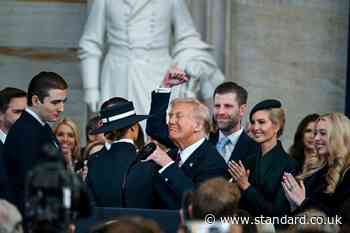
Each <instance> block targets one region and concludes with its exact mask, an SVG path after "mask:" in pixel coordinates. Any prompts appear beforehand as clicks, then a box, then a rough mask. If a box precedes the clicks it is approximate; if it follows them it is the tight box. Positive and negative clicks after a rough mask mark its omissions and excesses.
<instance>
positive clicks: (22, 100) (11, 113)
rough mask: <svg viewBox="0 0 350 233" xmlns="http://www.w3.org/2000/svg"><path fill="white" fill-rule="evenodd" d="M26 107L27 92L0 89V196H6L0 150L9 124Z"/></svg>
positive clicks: (0, 151) (11, 123)
mask: <svg viewBox="0 0 350 233" xmlns="http://www.w3.org/2000/svg"><path fill="white" fill-rule="evenodd" d="M26 107H27V93H26V92H25V91H23V90H20V89H17V88H13V87H6V88H4V89H3V90H1V91H0V198H7V189H8V188H7V185H8V184H7V178H6V174H5V168H4V162H3V157H2V152H3V149H4V144H5V139H6V136H7V134H8V131H9V130H10V128H11V126H12V125H13V124H14V123H15V122H16V120H17V119H18V118H19V117H20V116H21V114H22V112H23V111H24V109H25V108H26Z"/></svg>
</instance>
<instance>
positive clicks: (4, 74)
mask: <svg viewBox="0 0 350 233" xmlns="http://www.w3.org/2000/svg"><path fill="white" fill-rule="evenodd" d="M204 1H205V3H203V2H204ZM188 2H189V6H190V8H191V12H192V13H193V14H194V21H195V23H196V25H198V29H199V31H200V32H201V33H202V35H203V38H205V39H206V40H208V41H209V42H210V43H212V44H213V45H214V46H215V47H216V53H215V57H216V58H217V59H218V63H219V65H220V67H223V70H224V71H225V73H226V79H227V80H233V81H237V82H238V83H240V84H241V85H243V86H245V87H246V88H247V89H248V91H249V94H250V96H249V105H250V108H251V107H252V105H253V104H255V103H256V102H258V101H260V100H262V99H264V98H279V99H281V100H282V101H283V104H284V106H285V108H286V109H287V112H288V113H287V126H286V127H287V128H286V130H285V135H284V137H283V139H284V141H285V143H286V145H287V146H289V145H290V142H291V138H292V135H293V134H294V130H295V128H296V126H297V124H298V122H299V121H300V119H301V118H302V117H303V116H304V115H306V114H308V113H311V112H329V111H341V112H342V111H343V109H344V104H345V103H344V102H345V101H344V99H345V78H346V63H347V33H348V16H349V1H348V0H336V1H334V0H188ZM86 12H87V7H86V3H85V1H83V0H19V1H15V0H1V1H0V28H1V30H0V73H1V75H0V88H3V87H5V86H8V85H10V86H17V87H20V88H23V89H26V87H27V85H28V82H29V80H30V79H31V78H32V76H33V75H34V74H36V73H38V72H39V71H41V70H52V71H55V72H57V73H60V74H62V75H63V76H64V77H65V78H66V79H67V80H68V82H69V84H70V96H69V97H70V98H69V101H68V103H67V108H66V112H65V115H67V116H71V117H73V119H75V120H76V121H78V122H79V124H80V126H81V127H83V126H84V124H85V120H86V106H85V105H84V104H83V100H82V94H83V93H82V90H81V78H80V75H79V67H78V65H79V62H78V60H77V59H76V48H77V42H78V40H79V37H80V35H81V32H82V29H83V25H84V22H85V16H86ZM203 22H205V25H204V26H203Z"/></svg>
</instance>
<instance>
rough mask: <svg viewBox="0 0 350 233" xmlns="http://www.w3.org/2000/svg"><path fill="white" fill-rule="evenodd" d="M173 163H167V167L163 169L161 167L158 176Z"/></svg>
mask: <svg viewBox="0 0 350 233" xmlns="http://www.w3.org/2000/svg"><path fill="white" fill-rule="evenodd" d="M173 163H175V162H174V161H171V162H169V163H168V164H167V165H165V166H164V167H162V168H161V169H160V170H159V171H158V172H159V174H162V172H163V171H165V169H167V168H168V167H169V166H170V165H171V164H173Z"/></svg>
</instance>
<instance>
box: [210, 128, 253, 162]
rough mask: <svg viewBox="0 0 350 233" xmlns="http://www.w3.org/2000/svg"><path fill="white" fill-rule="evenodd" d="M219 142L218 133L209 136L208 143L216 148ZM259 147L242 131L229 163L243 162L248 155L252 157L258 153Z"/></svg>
mask: <svg viewBox="0 0 350 233" xmlns="http://www.w3.org/2000/svg"><path fill="white" fill-rule="evenodd" d="M218 140H219V131H218V132H216V133H211V134H210V135H209V141H210V142H211V143H212V144H213V145H214V146H216V144H217V143H218ZM258 148H259V145H258V144H257V143H256V142H255V141H254V140H253V139H251V138H250V137H249V136H248V134H247V133H246V132H245V131H243V132H242V134H241V136H239V138H238V141H237V144H236V146H235V148H234V150H233V151H232V153H231V157H230V159H229V161H231V160H233V161H236V162H237V161H239V160H241V161H243V160H244V159H246V158H248V157H249V156H250V155H254V154H257V153H258Z"/></svg>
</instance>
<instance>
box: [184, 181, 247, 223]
mask: <svg viewBox="0 0 350 233" xmlns="http://www.w3.org/2000/svg"><path fill="white" fill-rule="evenodd" d="M240 196H241V193H240V190H239V188H238V186H237V185H235V184H233V183H230V182H228V181H226V180H225V179H224V178H213V179H210V180H208V181H206V182H203V183H202V184H201V185H200V186H199V187H198V188H197V189H196V190H195V191H194V192H193V195H192V197H191V205H192V218H193V219H204V218H205V216H206V215H207V214H214V215H215V216H216V217H223V216H233V215H234V213H235V211H236V209H237V206H238V202H239V200H240Z"/></svg>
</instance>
